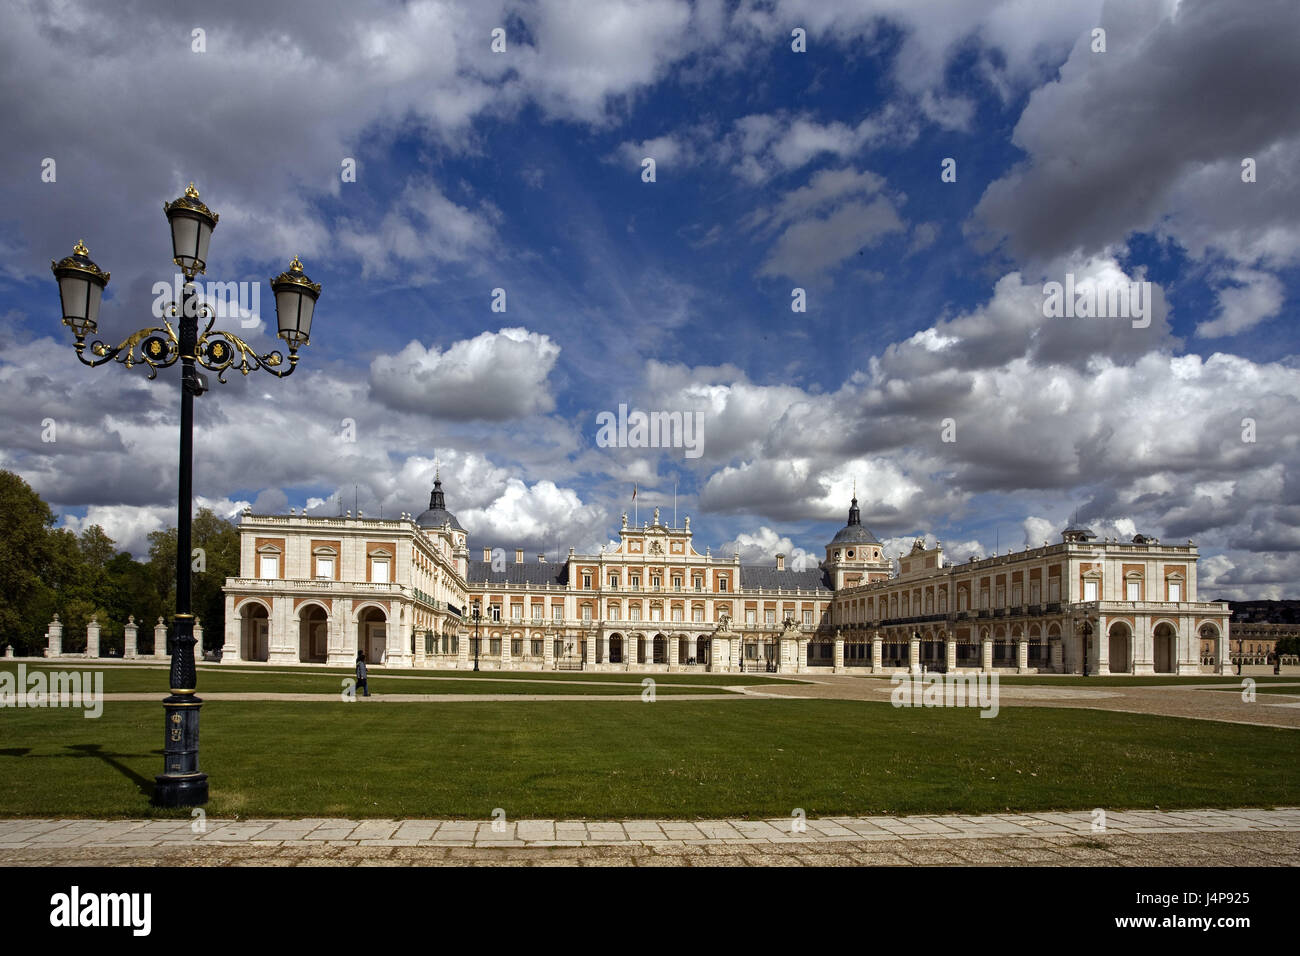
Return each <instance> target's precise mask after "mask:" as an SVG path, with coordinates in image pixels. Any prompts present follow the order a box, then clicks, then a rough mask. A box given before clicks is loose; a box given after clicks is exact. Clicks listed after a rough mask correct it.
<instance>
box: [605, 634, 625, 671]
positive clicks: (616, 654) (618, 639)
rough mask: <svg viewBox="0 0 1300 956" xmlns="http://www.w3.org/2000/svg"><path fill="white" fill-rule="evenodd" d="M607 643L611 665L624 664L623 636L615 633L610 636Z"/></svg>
mask: <svg viewBox="0 0 1300 956" xmlns="http://www.w3.org/2000/svg"><path fill="white" fill-rule="evenodd" d="M606 643H607V644H608V648H607V654H608V660H609V663H611V664H621V663H623V635H622V634H619V633H618V632H615V633H613V634H611V635H609V638H608V640H607V642H606Z"/></svg>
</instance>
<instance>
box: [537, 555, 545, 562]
mask: <svg viewBox="0 0 1300 956" xmlns="http://www.w3.org/2000/svg"><path fill="white" fill-rule="evenodd" d="M537 563H538V564H545V563H546V555H544V554H539V555H538V556H537Z"/></svg>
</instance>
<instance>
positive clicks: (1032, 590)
mask: <svg viewBox="0 0 1300 956" xmlns="http://www.w3.org/2000/svg"><path fill="white" fill-rule="evenodd" d="M1041 596H1042V588H1041V587H1040V586H1039V584H1038V582H1037V581H1035V582H1034V583H1033V584H1031V585H1029V603H1030V604H1039V603H1041V602H1040V601H1039V600H1038V599H1039V598H1040V597H1041Z"/></svg>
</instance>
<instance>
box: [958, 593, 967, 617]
mask: <svg viewBox="0 0 1300 956" xmlns="http://www.w3.org/2000/svg"><path fill="white" fill-rule="evenodd" d="M957 610H959V611H964V610H966V589H965V588H962V589H961V590H959V591H958V592H957Z"/></svg>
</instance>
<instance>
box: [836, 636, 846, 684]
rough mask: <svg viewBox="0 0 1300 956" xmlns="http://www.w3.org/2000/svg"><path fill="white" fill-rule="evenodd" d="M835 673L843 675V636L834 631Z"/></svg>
mask: <svg viewBox="0 0 1300 956" xmlns="http://www.w3.org/2000/svg"><path fill="white" fill-rule="evenodd" d="M835 673H837V674H843V673H844V635H843V634H842V633H840V631H839V630H838V629H836V631H835Z"/></svg>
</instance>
